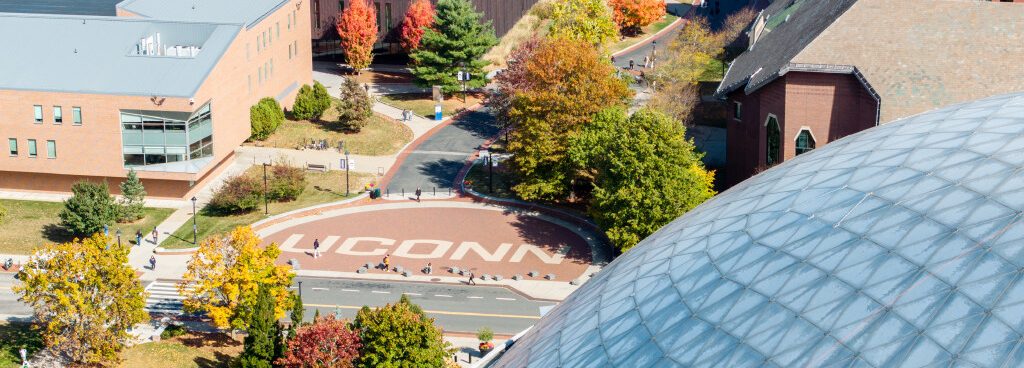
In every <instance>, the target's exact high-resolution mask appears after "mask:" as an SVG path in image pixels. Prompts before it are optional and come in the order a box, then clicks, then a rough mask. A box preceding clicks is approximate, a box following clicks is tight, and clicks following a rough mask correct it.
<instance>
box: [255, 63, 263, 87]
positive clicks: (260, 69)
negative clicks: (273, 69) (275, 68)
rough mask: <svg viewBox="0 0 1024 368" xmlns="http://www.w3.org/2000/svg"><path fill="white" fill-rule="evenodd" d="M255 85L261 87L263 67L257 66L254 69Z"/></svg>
mask: <svg viewBox="0 0 1024 368" xmlns="http://www.w3.org/2000/svg"><path fill="white" fill-rule="evenodd" d="M256 83H257V84H259V85H261V86H262V85H263V67H262V66H257V67H256Z"/></svg>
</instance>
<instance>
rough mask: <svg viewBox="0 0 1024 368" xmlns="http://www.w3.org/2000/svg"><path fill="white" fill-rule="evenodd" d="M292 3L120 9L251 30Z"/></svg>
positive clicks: (160, 3)
mask: <svg viewBox="0 0 1024 368" xmlns="http://www.w3.org/2000/svg"><path fill="white" fill-rule="evenodd" d="M288 1H289V0H246V1H244V2H239V1H237V0H188V1H186V0H125V1H122V2H121V3H119V4H117V8H118V9H123V10H127V11H129V12H132V13H135V14H138V15H140V16H143V17H149V18H159V19H173V20H183V21H190V22H225V23H240V24H244V25H245V26H246V27H251V26H252V25H253V24H256V23H257V22H259V21H260V20H262V19H263V18H264V17H266V16H267V15H268V14H270V13H272V12H274V11H275V10H277V9H278V8H280V7H281V6H284V4H285V3H287V2H288Z"/></svg>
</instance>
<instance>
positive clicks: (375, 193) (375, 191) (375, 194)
mask: <svg viewBox="0 0 1024 368" xmlns="http://www.w3.org/2000/svg"><path fill="white" fill-rule="evenodd" d="M371 193H372V194H370V198H380V188H373V192H371Z"/></svg>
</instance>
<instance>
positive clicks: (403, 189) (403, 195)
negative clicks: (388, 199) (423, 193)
mask: <svg viewBox="0 0 1024 368" xmlns="http://www.w3.org/2000/svg"><path fill="white" fill-rule="evenodd" d="M402 198H405V188H402Z"/></svg>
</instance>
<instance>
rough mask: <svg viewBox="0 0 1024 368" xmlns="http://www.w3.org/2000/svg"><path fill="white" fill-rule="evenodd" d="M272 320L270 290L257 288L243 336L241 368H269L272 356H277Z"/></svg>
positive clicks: (263, 286)
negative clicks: (247, 327)
mask: <svg viewBox="0 0 1024 368" xmlns="http://www.w3.org/2000/svg"><path fill="white" fill-rule="evenodd" d="M275 326H276V323H275V318H274V296H273V295H271V293H270V288H268V287H267V286H265V285H260V286H259V294H258V295H257V297H256V305H254V306H253V311H252V314H251V315H250V319H249V329H248V330H247V331H246V332H248V335H246V336H245V349H244V350H242V355H241V356H240V357H239V363H240V365H241V367H242V368H270V367H271V364H270V363H271V362H273V361H274V356H275V355H277V353H276V351H277V349H276V347H277V346H276V343H275V340H277V336H278V335H277V329H276V327H275Z"/></svg>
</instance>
